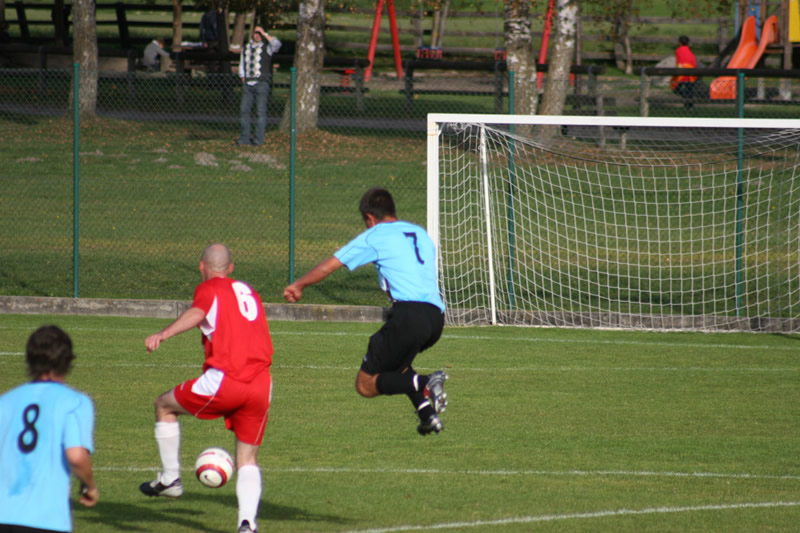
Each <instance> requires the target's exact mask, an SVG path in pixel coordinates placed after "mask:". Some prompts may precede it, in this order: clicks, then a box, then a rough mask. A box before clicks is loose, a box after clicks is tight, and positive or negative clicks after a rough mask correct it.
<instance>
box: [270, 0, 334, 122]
mask: <svg viewBox="0 0 800 533" xmlns="http://www.w3.org/2000/svg"><path fill="white" fill-rule="evenodd" d="M324 58H325V0H301V2H300V12H299V15H298V17H297V44H296V45H295V52H294V67H295V69H296V71H297V93H296V97H295V101H296V109H295V112H296V114H297V118H296V122H295V126H296V128H297V132H298V133H299V132H303V131H307V130H313V129H316V128H317V124H318V118H319V92H320V75H321V73H322V62H323V59H324ZM290 127H291V99H290V100H287V102H286V107H285V108H284V111H283V119H282V120H281V125H280V129H281V130H282V131H289V128H290Z"/></svg>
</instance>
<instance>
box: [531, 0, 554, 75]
mask: <svg viewBox="0 0 800 533" xmlns="http://www.w3.org/2000/svg"><path fill="white" fill-rule="evenodd" d="M554 4H555V0H550V1H549V2H547V12H546V14H545V16H544V30H543V31H542V47H541V48H539V64H540V65H543V64H545V63H547V48H548V46H549V45H550V30H551V29H552V28H553V5H554ZM543 77H544V74H543V73H542V72H540V71H539V69H537V70H536V87H538V88H539V89H541V88H542V78H543Z"/></svg>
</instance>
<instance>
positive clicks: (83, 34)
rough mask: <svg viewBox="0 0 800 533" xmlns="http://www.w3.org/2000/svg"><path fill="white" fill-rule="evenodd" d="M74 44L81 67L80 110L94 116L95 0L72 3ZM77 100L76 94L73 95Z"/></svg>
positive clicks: (78, 0) (83, 113)
mask: <svg viewBox="0 0 800 533" xmlns="http://www.w3.org/2000/svg"><path fill="white" fill-rule="evenodd" d="M72 25H73V33H74V45H73V49H72V54H73V61H74V62H75V63H77V64H78V66H79V69H80V84H79V86H78V87H79V88H78V90H79V93H80V95H79V98H78V111H79V112H80V114H81V115H86V116H94V114H95V111H96V110H97V67H98V58H97V24H96V21H95V2H94V0H75V1H74V2H73V3H72ZM72 102H73V104H74V102H75V95H74V94H73V95H72Z"/></svg>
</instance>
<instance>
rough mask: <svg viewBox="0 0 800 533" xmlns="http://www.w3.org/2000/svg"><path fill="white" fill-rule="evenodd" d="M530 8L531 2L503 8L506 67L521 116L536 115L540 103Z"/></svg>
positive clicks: (513, 0) (508, 2)
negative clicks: (512, 75)
mask: <svg viewBox="0 0 800 533" xmlns="http://www.w3.org/2000/svg"><path fill="white" fill-rule="evenodd" d="M530 8H531V2H530V0H505V5H504V7H503V39H504V41H505V47H506V65H507V66H508V70H509V71H510V72H514V113H515V114H517V115H535V114H536V105H537V104H538V100H539V91H538V89H537V88H536V58H535V56H534V53H533V46H532V41H531V15H530ZM520 133H522V132H521V131H520Z"/></svg>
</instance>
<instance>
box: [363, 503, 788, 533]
mask: <svg viewBox="0 0 800 533" xmlns="http://www.w3.org/2000/svg"><path fill="white" fill-rule="evenodd" d="M797 506H800V502H782V501H778V502H752V503H731V504H719V505H691V506H686V507H649V508H645V509H614V510H609V511H595V512H589V513H570V514H546V515H539V516H520V517H512V518H501V519H498V520H475V521H472V522H447V523H441V524H430V525H425V526H412V525H408V526H395V527H385V528H374V529H357V530H353V531H351V532H349V533H393V532H395V531H426V530H436V529H455V528H468V527H487V526H504V525H509V524H532V523H535V522H554V521H558V520H581V519H592V518H606V517H611V516H637V515H649V514H670V513H694V512H700V511H732V510H733V511H735V510H741V509H766V508H774V507H797Z"/></svg>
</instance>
